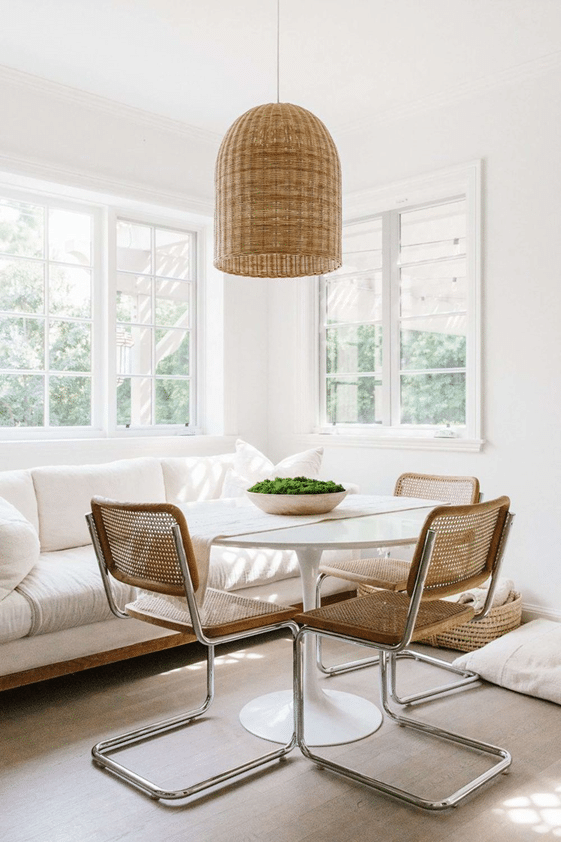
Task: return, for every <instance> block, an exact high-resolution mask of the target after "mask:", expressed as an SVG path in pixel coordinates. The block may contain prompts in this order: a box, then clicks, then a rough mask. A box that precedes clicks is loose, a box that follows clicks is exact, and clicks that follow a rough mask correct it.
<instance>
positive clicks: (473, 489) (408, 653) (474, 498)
mask: <svg viewBox="0 0 561 842" xmlns="http://www.w3.org/2000/svg"><path fill="white" fill-rule="evenodd" d="M416 480H419V481H420V483H421V485H423V484H424V483H428V484H430V483H431V482H432V481H436V482H437V483H440V484H444V485H446V484H451V485H450V488H451V489H454V486H455V485H457V486H458V487H461V492H462V493H464V494H466V495H467V492H468V491H469V492H470V494H469V497H470V499H467V497H466V499H465V500H461V499H459V497H458V494H459V493H460V492H458V491H456V494H452V491H450V502H452V500H453V498H454V497H456V499H455V500H454V502H456V503H470V502H471V503H476V502H481V500H482V498H483V495H482V494H481V492H480V487H479V480H477V478H476V477H468V476H465V477H460V476H449V477H447V476H437V475H429V474H426V475H425V474H412V473H405V474H401V476H399V477H398V479H397V481H396V485H395V494H396V496H399V494H398V492H400V491H401V486H402V485H403V484H405V486H407V483H408V482H413V483H415V481H416ZM414 496H417V495H414ZM420 499H423V498H422V497H421V498H420ZM503 550H504V548H503ZM329 575H330V574H329V573H320V575H319V576H318V580H317V585H316V606H319V605H321V586H322V583H323V580H324V579H325V578H327V577H328V576H329ZM342 578H344V576H343V577H342ZM494 591H495V588H493V592H492V593H491V594H490V595H488V597H487V600H486V602H485V605H484V606H483V609H482V610H481V611H480V613H479V614H477V616H476V617H474V619H473V622H477V621H479V620H483V619H484V618H485V617H486V616H487V615H488V613H489V611H490V610H491V606H492V601H493V595H494ZM397 660H415V661H419V662H422V663H425V664H429V665H430V666H433V667H437V668H439V669H443V670H445V671H446V672H451V673H454V675H458V676H460V678H459V679H458V680H456V681H452V682H449V683H448V684H442V685H439V686H438V687H434V688H432V689H431V690H427V691H425V692H423V693H415V694H412V695H408V696H399V694H398V692H397V686H396V685H397V668H396V667H395V665H394V669H393V670H392V672H391V682H390V686H389V691H388V692H389V695H390V698H391V699H392V701H393V702H395V703H396V704H399V705H408V704H412V703H414V702H418V701H428V700H429V699H431V698H433V697H436V696H440V695H442V693H446V692H449V691H451V690H457V689H458V688H460V687H466V686H467V685H469V684H474V683H475V682H477V681H479V675H478V674H477V673H475V672H473V670H467V669H461V668H459V667H455V666H453V665H452V664H450V663H448V662H447V661H444V660H442V659H441V658H437V657H435V656H433V655H427V654H426V653H424V652H423V653H422V652H416V651H415V650H412V649H407V650H404V651H403V652H400V653H399V655H398V656H397ZM316 663H317V668H318V670H319V671H320V672H322V673H323V674H324V675H327V676H333V675H342V674H343V673H346V672H353V671H354V670H357V669H364V668H365V667H371V666H376V665H377V664H378V663H379V657H378V655H375V656H374V657H372V656H368V657H366V658H359V659H357V660H354V661H346V662H345V663H342V664H335V665H334V666H329V667H328V666H326V665H325V664H324V663H323V658H322V651H321V640H320V639H319V638H318V641H317V646H316Z"/></svg>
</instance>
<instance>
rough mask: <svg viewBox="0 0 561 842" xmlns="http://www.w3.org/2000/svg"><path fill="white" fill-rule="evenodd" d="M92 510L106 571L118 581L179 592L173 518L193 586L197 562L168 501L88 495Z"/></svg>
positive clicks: (180, 582)
mask: <svg viewBox="0 0 561 842" xmlns="http://www.w3.org/2000/svg"><path fill="white" fill-rule="evenodd" d="M91 505H92V515H93V518H94V522H95V527H96V531H97V535H98V538H99V542H100V545H101V548H102V551H103V555H104V558H105V563H106V565H107V568H108V570H109V572H110V573H111V574H112V576H114V577H115V578H116V579H119V580H120V581H121V582H126V583H127V584H129V585H134V586H135V587H138V588H145V589H147V590H150V591H156V592H157V593H166V594H171V595H175V596H185V585H184V579H183V574H182V572H181V567H180V566H179V560H178V555H177V549H176V545H175V541H174V537H173V532H172V528H173V527H174V526H175V525H176V524H177V525H178V526H179V528H180V531H181V537H182V540H183V547H184V549H185V554H186V557H187V564H188V568H189V572H190V574H191V580H192V582H193V587H194V589H195V590H197V588H198V586H199V575H198V570H197V563H196V560H195V555H194V552H193V547H192V544H191V538H190V536H189V530H188V528H187V523H186V521H185V517H184V516H183V513H182V511H181V510H180V509H178V508H177V506H173V505H172V504H170V503H154V504H148V503H118V502H116V501H114V500H106V499H104V498H102V497H94V498H93V499H92V501H91Z"/></svg>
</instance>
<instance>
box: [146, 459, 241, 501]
mask: <svg viewBox="0 0 561 842" xmlns="http://www.w3.org/2000/svg"><path fill="white" fill-rule="evenodd" d="M233 461H234V454H233V453H221V454H219V455H218V456H185V457H184V456H170V457H166V458H162V459H160V463H161V465H162V471H163V475H164V484H165V487H166V500H167V502H168V503H176V504H178V503H193V502H195V501H196V500H214V499H216V498H217V497H220V494H221V492H222V486H223V485H224V477H225V476H226V472H227V471H228V468H229V467H230V466H231V465H232V464H233Z"/></svg>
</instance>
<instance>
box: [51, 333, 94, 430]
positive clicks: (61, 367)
mask: <svg viewBox="0 0 561 842" xmlns="http://www.w3.org/2000/svg"><path fill="white" fill-rule="evenodd" d="M49 364H50V368H51V369H54V370H55V371H91V327H90V325H89V324H84V323H83V322H63V321H58V320H57V321H52V322H51V324H50V328H49ZM71 379H79V378H71ZM88 423H89V422H88Z"/></svg>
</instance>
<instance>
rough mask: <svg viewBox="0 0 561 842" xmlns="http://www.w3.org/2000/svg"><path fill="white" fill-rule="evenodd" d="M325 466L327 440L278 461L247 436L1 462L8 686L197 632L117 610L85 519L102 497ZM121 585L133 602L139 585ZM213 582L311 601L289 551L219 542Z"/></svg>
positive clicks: (231, 489)
mask: <svg viewBox="0 0 561 842" xmlns="http://www.w3.org/2000/svg"><path fill="white" fill-rule="evenodd" d="M320 466H321V449H318V450H316V451H307V452H306V453H304V454H297V455H296V456H294V457H290V458H289V459H287V460H283V462H282V463H279V465H278V466H272V464H271V463H270V462H268V460H266V458H265V457H264V456H263V455H262V454H260V453H259V451H257V450H255V449H254V448H251V447H250V446H249V445H247V444H245V442H241V441H238V442H237V448H236V452H235V453H227V454H220V455H216V456H201V457H198V456H197V457H169V458H159V459H158V458H152V457H146V458H137V459H127V460H120V461H117V462H110V463H106V464H100V465H83V466H53V467H40V468H35V469H31V470H19V471H5V472H0V548H1V550H0V653H1V656H0V689H7V688H10V687H16V686H19V685H22V684H27V683H30V682H32V681H37V680H42V679H44V678H50V677H53V676H57V675H62V674H65V673H69V672H74V671H77V670H80V669H85V668H87V667H90V666H96V665H99V664H102V663H109V662H111V661H116V660H121V659H124V658H128V657H132V656H134V655H137V654H142V653H143V652H149V651H155V650H157V649H163V648H167V647H169V646H175V645H179V644H180V643H185V642H186V638H185V637H184V636H182V635H178V634H175V633H170V632H166V631H165V630H164V629H158V628H157V627H155V626H149V625H148V624H146V623H142V622H139V621H137V620H132V619H131V620H119V619H117V618H115V617H114V616H113V615H112V614H111V613H110V611H109V608H108V606H107V601H106V597H105V594H104V591H103V587H102V583H101V577H100V574H99V570H98V567H97V562H96V560H95V556H94V551H93V548H92V546H91V543H90V537H89V533H88V530H87V525H86V521H85V517H84V516H85V514H86V513H87V512H89V511H90V500H91V497H92V496H93V495H96V494H99V495H102V496H105V497H109V498H113V499H117V500H127V501H130V502H163V501H168V502H172V503H184V502H190V501H195V500H202V499H214V498H218V497H221V496H237V495H238V494H243V490H244V487H247V485H248V484H251V483H252V482H255V481H257V479H259V478H263V476H264V475H269V474H270V473H271V472H274V474H275V475H281V476H298V475H302V474H305V475H310V476H317V475H318V472H319V467H320ZM271 469H272V470H271ZM353 490H356V489H353ZM117 584H118V591H119V594H120V597H121V599H122V600H127V599H128V598H129V597H130V596H131V595H132V589H130V588H128V586H125V585H120V583H117ZM208 584H209V586H210V587H216V588H222V589H226V590H235V591H237V592H239V593H241V594H244V595H247V596H255V597H256V598H257V597H258V598H261V599H269V600H273V601H276V602H281V603H297V602H299V601H300V594H301V589H300V581H299V571H298V564H297V561H296V557H295V554H294V553H292V552H288V551H272V550H269V551H266V550H244V549H239V550H235V551H234V550H232V549H229V548H228V549H227V548H220V547H213V549H212V552H211V559H210V568H209V581H208ZM327 584H328V585H329V588H330V590H331V592H337V591H345V590H349V588H348V583H345V582H343V581H342V580H336V579H330V580H328V581H327V582H326V585H327ZM327 592H328V593H329V589H328V591H327Z"/></svg>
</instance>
